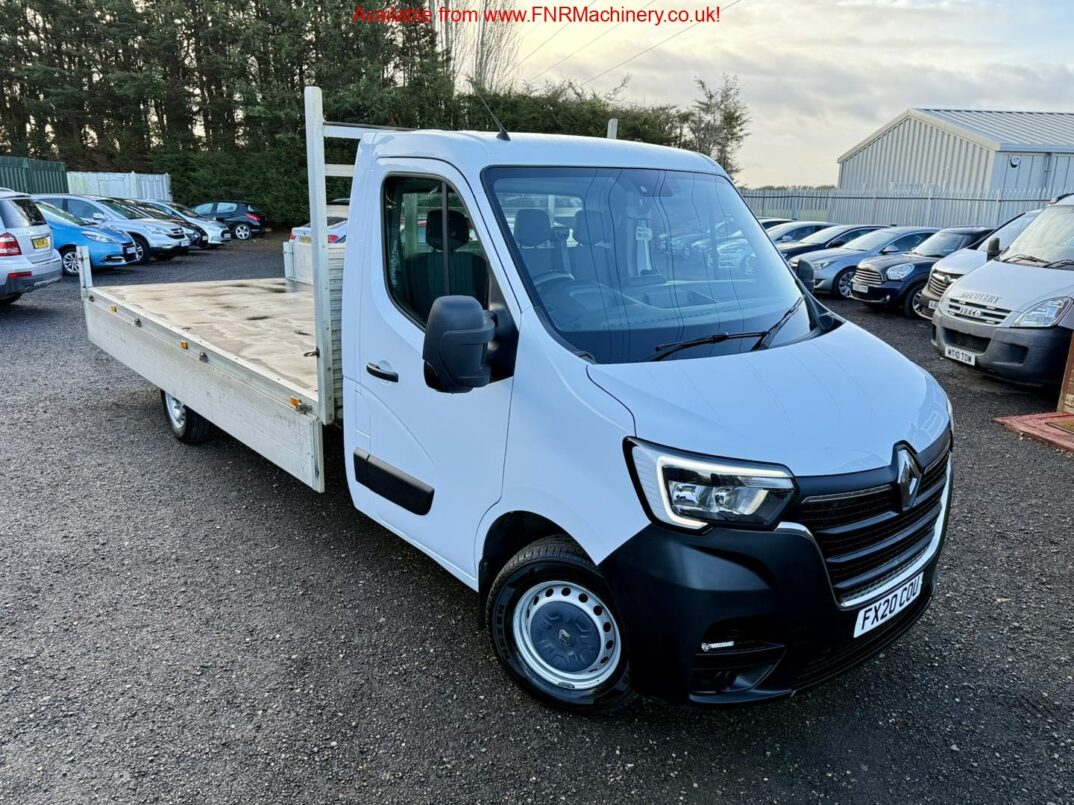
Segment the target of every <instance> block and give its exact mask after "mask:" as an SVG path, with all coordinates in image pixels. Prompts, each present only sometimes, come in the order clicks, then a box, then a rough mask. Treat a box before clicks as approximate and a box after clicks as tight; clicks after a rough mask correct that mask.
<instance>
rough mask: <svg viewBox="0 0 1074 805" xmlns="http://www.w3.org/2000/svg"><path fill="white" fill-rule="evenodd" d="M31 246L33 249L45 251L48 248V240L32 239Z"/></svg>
mask: <svg viewBox="0 0 1074 805" xmlns="http://www.w3.org/2000/svg"><path fill="white" fill-rule="evenodd" d="M33 244H34V248H35V249H47V248H48V238H34V239H33Z"/></svg>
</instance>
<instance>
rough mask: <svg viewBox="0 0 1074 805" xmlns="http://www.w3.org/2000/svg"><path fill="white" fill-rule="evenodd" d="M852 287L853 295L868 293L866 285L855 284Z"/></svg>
mask: <svg viewBox="0 0 1074 805" xmlns="http://www.w3.org/2000/svg"><path fill="white" fill-rule="evenodd" d="M853 287H854V292H855V293H869V286H868V285H860V284H859V283H857V282H855V283H854V286H853Z"/></svg>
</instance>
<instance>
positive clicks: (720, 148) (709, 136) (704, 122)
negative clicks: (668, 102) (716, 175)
mask: <svg viewBox="0 0 1074 805" xmlns="http://www.w3.org/2000/svg"><path fill="white" fill-rule="evenodd" d="M696 81H697V86H698V89H700V90H701V97H700V98H698V99H697V100H696V101H694V103H693V106H691V107H690V109H689V110H688V111H687V112H686V115H685V122H686V134H685V137H684V140H685V141H684V143H683V144H684V145H686V146H687V147H689V148H692V149H693V150H694V151H699V152H701V153H702V154H708V155H709V156H711V157H712V158H713V159H715V160H716V161H717V162H719V163H720V165H721V166H723V169H724V170H725V171H727V172H728V173H729V174H730V175H731V176H732V177H734V175H735V174H736V173H738V171H739V164H738V151H739V149H740V148H741V147H742V143H743V142H744V141H745V139H746V135H747V134H749V130H748V129H747V124H748V123H749V120H750V116H749V110H748V109H747V107H746V104H745V102H744V101H743V100H742V97H741V90H740V89H739V86H738V78H737V77H736V76H733V75H724V77H723V83H722V84H721V85H720V87H719V88H718V89H713V88H712V87H710V86H709V85H708V84H707V83H705V81H704V80H703V79H700V78H698V79H696Z"/></svg>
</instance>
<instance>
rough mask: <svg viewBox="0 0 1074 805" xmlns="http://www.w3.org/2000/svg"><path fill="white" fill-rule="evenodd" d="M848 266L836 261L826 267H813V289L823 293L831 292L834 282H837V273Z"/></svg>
mask: <svg viewBox="0 0 1074 805" xmlns="http://www.w3.org/2000/svg"><path fill="white" fill-rule="evenodd" d="M847 267H848V266H847V265H846V264H843V263H836V264H832V265H827V266H825V267H824V268H816V267H814V268H813V291H814V292H817V291H820V292H821V293H831V292H832V284H833V283H834V282H835V277H836V275H837V274H838V273H839V272H840V271H842V270H843V269H844V268H847Z"/></svg>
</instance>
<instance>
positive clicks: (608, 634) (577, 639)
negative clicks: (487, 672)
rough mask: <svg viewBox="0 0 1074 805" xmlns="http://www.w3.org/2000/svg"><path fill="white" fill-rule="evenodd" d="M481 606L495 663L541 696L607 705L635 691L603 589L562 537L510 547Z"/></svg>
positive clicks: (576, 704) (583, 708)
mask: <svg viewBox="0 0 1074 805" xmlns="http://www.w3.org/2000/svg"><path fill="white" fill-rule="evenodd" d="M485 612H486V620H487V623H488V627H489V637H490V638H491V640H492V645H493V649H494V650H495V652H496V656H497V658H498V659H499V661H500V663H501V664H502V665H503V666H504V668H506V669H507V671H508V673H510V674H511V676H512V677H513V678H514V679H515V681H516V682H518V684H519V685H520V686H521V687H522V688H523V689H525V690H526V691H527V692H528V693H530V694H532V695H533V696H535V697H537V698H538V699H540V700H541V701H544V702H546V703H548V704H552V705H554V706H556V707H560V708H563V709H566V710H571V711H574V712H580V713H612V712H616V711H618V710H621V709H623V708H624V707H627V706H628V705H629V704H630V703H631V702H633V701H634V699H635V698H637V694H636V693H635V692H634V689H633V687H632V686H631V684H630V663H629V660H628V656H627V651H626V646H625V645H624V644H623V633H622V627H621V625H620V623H619V620H618V617H617V615H616V612H615V608H614V606H613V604H612V600H611V595H610V594H609V592H608V589H607V587H606V586H605V584H604V580H603V578H602V577H601V575H600V573H599V572H598V571H597V568H596V567H595V566H594V565H593V563H592V562H591V561H589V558H588V557H587V556H586V555H585V552H584V551H582V549H581V548H579V547H578V545H577V544H576V543H575V542H574V541H573V540H571V539H569V538H568V537H566V536H562V535H560V536H553V537H546V538H544V539H541V540H538V541H537V542H534V543H533V544H532V545H529V546H527V547H526V548H523V549H522V550H521V551H519V552H518V553H517V554H515V556H514V557H512V558H511V560H510V561H508V563H507V564H506V565H505V566H504V568H503V570H501V571H500V572H499V574H498V575H497V576H496V580H495V581H494V582H493V583H492V588H491V589H490V590H489V594H488V598H487V599H486V604H485Z"/></svg>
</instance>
